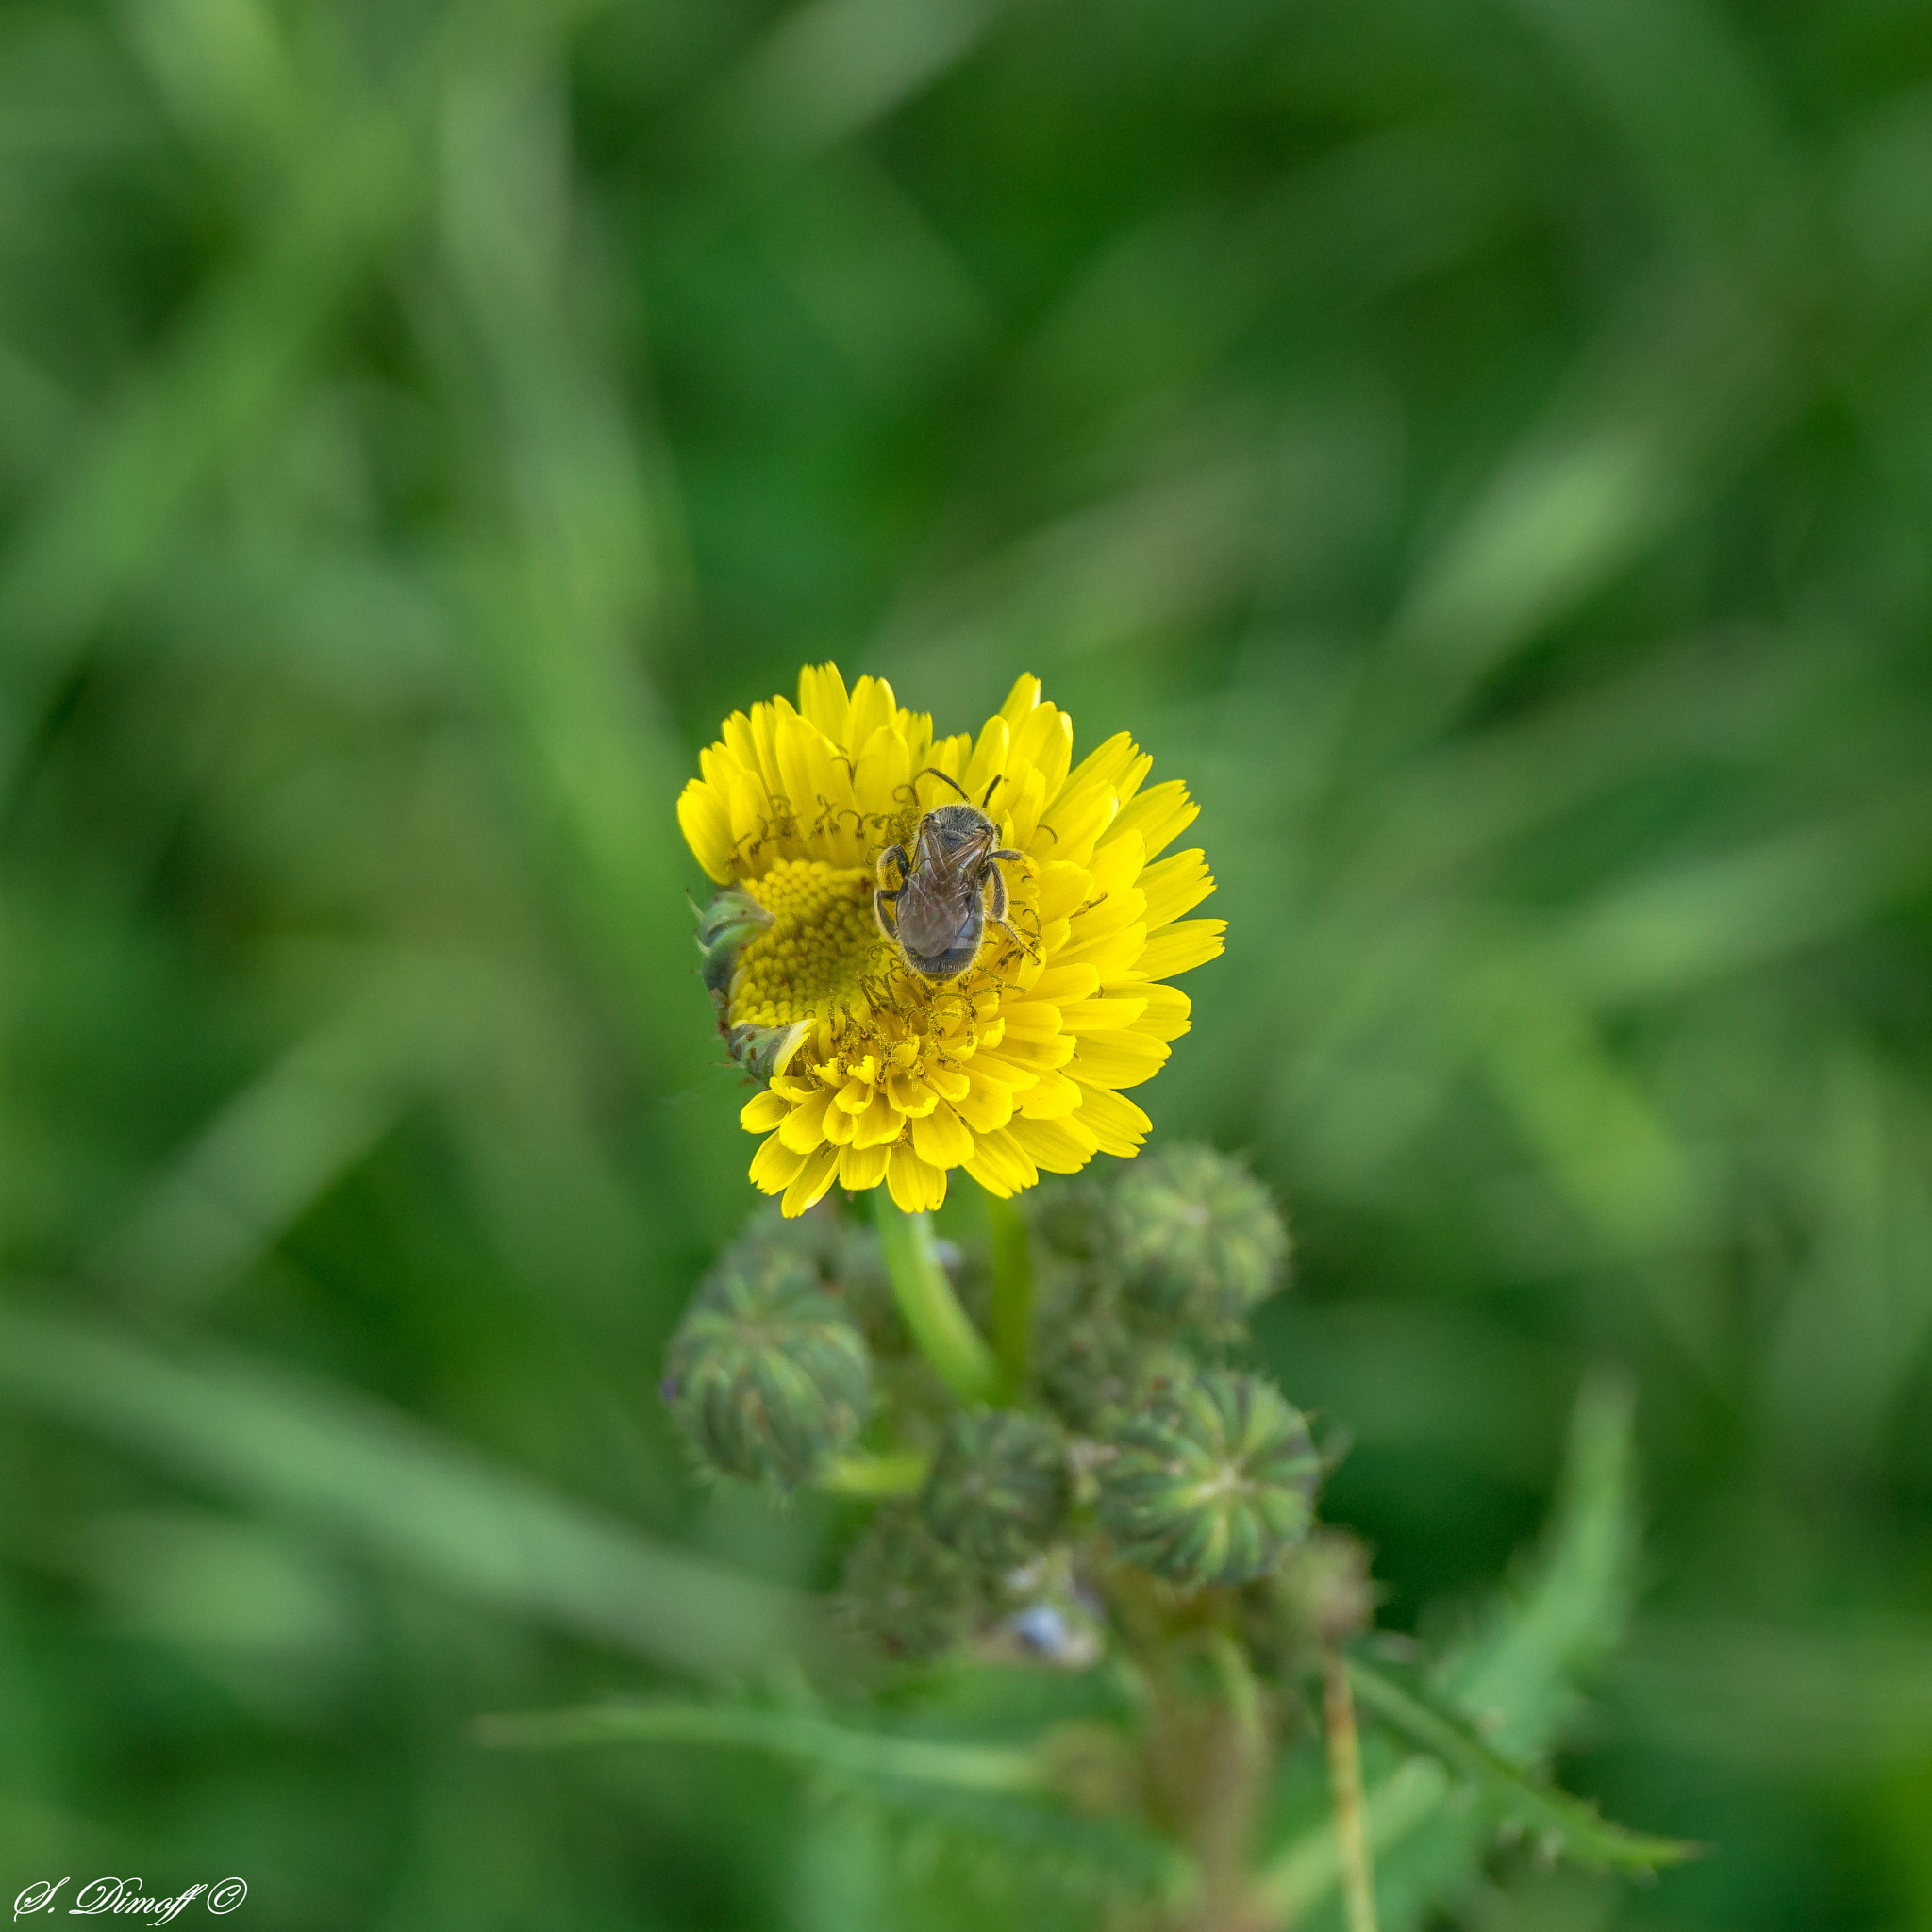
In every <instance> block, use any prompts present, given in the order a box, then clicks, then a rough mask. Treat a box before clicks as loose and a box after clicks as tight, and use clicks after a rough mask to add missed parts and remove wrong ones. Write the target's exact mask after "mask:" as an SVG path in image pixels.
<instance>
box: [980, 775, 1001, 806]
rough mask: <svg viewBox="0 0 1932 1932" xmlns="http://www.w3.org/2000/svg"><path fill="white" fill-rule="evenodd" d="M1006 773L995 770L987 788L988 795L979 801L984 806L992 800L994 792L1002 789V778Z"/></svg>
mask: <svg viewBox="0 0 1932 1932" xmlns="http://www.w3.org/2000/svg"><path fill="white" fill-rule="evenodd" d="M1006 775H1007V774H1005V773H1004V772H995V773H994V774H992V783H991V785H989V786H988V787H987V788H986V796H985V797H984V798H982V799H981V800H980V801H979V803H980V804H981V806H982V807H984V806H986V805H988V804H990V803H991V799H992V795H993V793H994V792H995V791H998V790H999V789H1000V780H1001V779H1002V778H1004V777H1005V776H1006Z"/></svg>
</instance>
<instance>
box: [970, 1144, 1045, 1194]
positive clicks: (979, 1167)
mask: <svg viewBox="0 0 1932 1932" xmlns="http://www.w3.org/2000/svg"><path fill="white" fill-rule="evenodd" d="M966 1172H967V1173H968V1174H971V1175H972V1176H973V1178H974V1180H976V1181H977V1182H978V1183H979V1185H980V1186H981V1187H982V1188H984V1189H985V1190H986V1191H987V1192H988V1193H990V1194H997V1195H998V1196H999V1197H1000V1198H1001V1199H1002V1200H1005V1199H1007V1198H1008V1196H1009V1195H1012V1194H1017V1193H1018V1192H1019V1191H1021V1189H1023V1188H1030V1187H1031V1186H1032V1185H1033V1184H1034V1182H1035V1181H1037V1180H1038V1179H1039V1178H1040V1170H1039V1168H1037V1167H1036V1166H1035V1165H1034V1164H1033V1161H1032V1159H1031V1158H1029V1157H1028V1155H1027V1153H1026V1151H1025V1149H1024V1148H1023V1147H1022V1146H1021V1145H1020V1144H1019V1142H1018V1141H1015V1140H1014V1139H1013V1137H1012V1135H1011V1134H1009V1133H999V1134H981V1135H979V1136H977V1137H976V1139H975V1140H974V1147H973V1158H972V1159H971V1160H969V1161H968V1162H967V1163H966Z"/></svg>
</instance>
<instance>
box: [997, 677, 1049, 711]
mask: <svg viewBox="0 0 1932 1932" xmlns="http://www.w3.org/2000/svg"><path fill="white" fill-rule="evenodd" d="M1039 703H1040V680H1039V678H1037V677H1035V676H1034V675H1033V674H1032V673H1031V672H1030V671H1027V672H1023V673H1022V674H1021V675H1019V676H1018V677H1016V678H1015V679H1014V680H1013V688H1012V690H1011V691H1008V693H1007V701H1006V703H1005V704H1003V705H1002V706H1001V707H1000V716H1001V717H1002V718H1004V719H1005V720H1006V721H1007V723H1008V724H1020V723H1021V722H1022V721H1023V720H1024V718H1025V717H1026V715H1027V713H1028V712H1030V711H1031V710H1032V709H1033V708H1034V707H1035V706H1037V705H1038V704H1039Z"/></svg>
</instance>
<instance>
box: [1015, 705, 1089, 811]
mask: <svg viewBox="0 0 1932 1932" xmlns="http://www.w3.org/2000/svg"><path fill="white" fill-rule="evenodd" d="M1073 761H1074V721H1073V720H1072V719H1071V718H1069V717H1068V716H1067V714H1066V713H1065V712H1064V711H1062V710H1061V709H1059V708H1058V706H1055V705H1037V706H1035V707H1034V708H1033V709H1032V710H1030V711H1029V712H1027V714H1026V716H1025V717H1024V719H1023V720H1021V721H1020V725H1019V729H1018V730H1017V731H1015V732H1014V733H1013V750H1012V755H1011V757H1010V758H1008V764H1009V765H1014V766H1023V767H1024V766H1030V767H1031V768H1032V769H1033V771H1034V772H1036V773H1038V774H1039V776H1040V785H1041V797H1042V798H1051V797H1052V796H1053V795H1054V793H1055V792H1057V791H1058V790H1059V789H1060V785H1061V783H1062V782H1063V781H1064V779H1065V778H1066V775H1067V767H1068V766H1069V765H1070V764H1072V763H1073ZM1009 809H1010V808H1009Z"/></svg>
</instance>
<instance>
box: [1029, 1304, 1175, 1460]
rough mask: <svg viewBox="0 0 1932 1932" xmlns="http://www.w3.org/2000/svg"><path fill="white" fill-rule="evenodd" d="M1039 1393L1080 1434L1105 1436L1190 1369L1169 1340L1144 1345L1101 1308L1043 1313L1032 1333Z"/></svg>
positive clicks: (1114, 1316)
mask: <svg viewBox="0 0 1932 1932" xmlns="http://www.w3.org/2000/svg"><path fill="white" fill-rule="evenodd" d="M1034 1352H1035V1361H1036V1364H1037V1370H1038V1374H1039V1376H1040V1386H1041V1392H1042V1393H1043V1394H1044V1395H1045V1397H1046V1399H1047V1400H1048V1401H1049V1402H1050V1403H1051V1404H1052V1405H1053V1407H1054V1408H1055V1409H1056V1410H1057V1411H1058V1413H1059V1414H1060V1415H1061V1416H1063V1417H1065V1419H1066V1421H1067V1424H1068V1426H1069V1427H1071V1428H1074V1429H1076V1430H1078V1431H1079V1432H1080V1433H1081V1434H1083V1435H1090V1436H1098V1435H1105V1434H1107V1433H1108V1431H1109V1430H1110V1429H1113V1428H1115V1427H1117V1426H1118V1425H1119V1424H1121V1423H1123V1422H1124V1421H1125V1420H1126V1418H1127V1417H1128V1416H1129V1415H1131V1414H1133V1413H1135V1412H1136V1411H1137V1410H1140V1409H1143V1408H1145V1407H1147V1405H1148V1404H1149V1403H1150V1402H1151V1401H1152V1400H1153V1399H1154V1398H1155V1397H1156V1396H1157V1395H1158V1394H1160V1393H1161V1392H1162V1391H1164V1390H1166V1389H1168V1388H1169V1387H1171V1386H1172V1385H1173V1384H1174V1382H1176V1381H1179V1380H1184V1379H1185V1378H1186V1377H1188V1376H1190V1375H1191V1374H1193V1373H1194V1370H1195V1366H1196V1365H1195V1363H1194V1361H1193V1359H1192V1357H1190V1356H1189V1355H1188V1354H1187V1352H1186V1351H1185V1350H1184V1349H1182V1348H1180V1347H1178V1346H1177V1345H1175V1344H1174V1343H1172V1342H1156V1341H1146V1340H1145V1339H1143V1338H1142V1337H1141V1336H1139V1335H1136V1334H1134V1333H1133V1332H1132V1331H1130V1330H1129V1329H1128V1328H1127V1326H1126V1324H1124V1323H1123V1322H1122V1321H1121V1319H1120V1318H1119V1316H1118V1315H1116V1314H1115V1313H1113V1312H1112V1310H1110V1309H1109V1308H1107V1307H1103V1306H1095V1307H1086V1308H1081V1309H1077V1310H1074V1311H1072V1312H1066V1311H1059V1310H1055V1311H1051V1312H1049V1311H1044V1310H1043V1311H1042V1314H1041V1322H1040V1325H1039V1328H1038V1330H1037V1331H1036V1335H1035V1347H1034Z"/></svg>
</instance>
